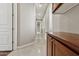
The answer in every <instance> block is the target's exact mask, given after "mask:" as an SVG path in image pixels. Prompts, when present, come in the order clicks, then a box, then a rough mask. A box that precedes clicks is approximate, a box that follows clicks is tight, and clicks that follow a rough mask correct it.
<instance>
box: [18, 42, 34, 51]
mask: <svg viewBox="0 0 79 59" xmlns="http://www.w3.org/2000/svg"><path fill="white" fill-rule="evenodd" d="M34 43H35V41H33V42H31V43H28V44H25V45H22V46H18V47H17V49H21V48H24V47H27V46H30V45H32V44H34Z"/></svg>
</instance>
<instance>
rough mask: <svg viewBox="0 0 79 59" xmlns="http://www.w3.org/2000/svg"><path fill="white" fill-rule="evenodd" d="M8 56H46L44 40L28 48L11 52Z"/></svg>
mask: <svg viewBox="0 0 79 59" xmlns="http://www.w3.org/2000/svg"><path fill="white" fill-rule="evenodd" d="M8 56H46V40H44V39H40V40H38V41H37V42H35V43H34V44H32V45H30V46H27V47H24V48H21V49H17V50H15V51H13V52H11V53H10V54H9V55H8Z"/></svg>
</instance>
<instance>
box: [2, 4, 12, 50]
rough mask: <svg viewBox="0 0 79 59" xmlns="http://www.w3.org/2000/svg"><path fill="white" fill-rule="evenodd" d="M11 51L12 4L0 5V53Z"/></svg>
mask: <svg viewBox="0 0 79 59" xmlns="http://www.w3.org/2000/svg"><path fill="white" fill-rule="evenodd" d="M7 50H12V4H11V3H0V51H7Z"/></svg>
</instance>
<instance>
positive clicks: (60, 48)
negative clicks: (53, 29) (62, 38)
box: [54, 40, 77, 56]
mask: <svg viewBox="0 0 79 59" xmlns="http://www.w3.org/2000/svg"><path fill="white" fill-rule="evenodd" d="M54 55H55V56H75V55H77V54H76V53H74V52H73V51H71V50H70V49H69V48H67V47H66V46H64V45H63V44H61V43H60V42H58V41H56V40H55V41H54Z"/></svg>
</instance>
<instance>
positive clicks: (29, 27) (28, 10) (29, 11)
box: [18, 3, 35, 46]
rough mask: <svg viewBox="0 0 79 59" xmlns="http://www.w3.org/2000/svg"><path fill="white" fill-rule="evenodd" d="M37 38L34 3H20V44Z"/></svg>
mask: <svg viewBox="0 0 79 59" xmlns="http://www.w3.org/2000/svg"><path fill="white" fill-rule="evenodd" d="M34 38H35V7H34V4H28V3H21V4H18V46H21V45H24V44H28V43H31V42H33V41H34Z"/></svg>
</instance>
